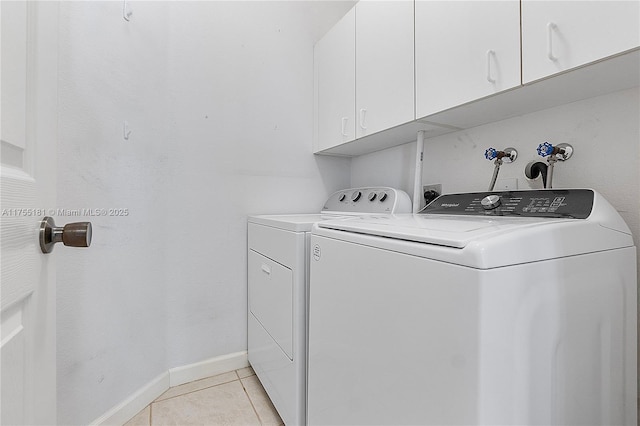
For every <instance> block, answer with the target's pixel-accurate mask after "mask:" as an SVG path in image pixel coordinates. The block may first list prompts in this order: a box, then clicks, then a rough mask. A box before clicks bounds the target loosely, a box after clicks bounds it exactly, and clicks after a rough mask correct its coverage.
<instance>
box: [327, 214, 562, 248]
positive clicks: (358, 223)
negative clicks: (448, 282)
mask: <svg viewBox="0 0 640 426" xmlns="http://www.w3.org/2000/svg"><path fill="white" fill-rule="evenodd" d="M570 220H571V219H541V218H504V217H503V218H499V219H489V218H487V219H485V218H481V217H479V218H473V217H460V216H444V215H438V216H435V215H394V216H369V217H359V218H354V219H351V220H348V221H325V222H321V223H319V224H318V227H319V228H327V229H335V230H339V231H346V232H354V233H358V234H367V235H377V236H381V237H388V238H394V239H397V240H405V241H415V242H418V243H426V244H436V245H439V246H446V247H454V248H463V247H465V246H467V244H469V243H470V242H471V241H476V240H479V239H485V238H488V237H491V236H492V235H498V234H504V233H507V232H510V231H513V230H515V229H521V228H523V227H533V226H537V225H541V224H549V223H557V222H566V221H570Z"/></svg>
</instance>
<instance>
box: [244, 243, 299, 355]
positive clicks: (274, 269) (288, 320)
mask: <svg viewBox="0 0 640 426" xmlns="http://www.w3.org/2000/svg"><path fill="white" fill-rule="evenodd" d="M248 263H249V271H248V278H249V310H250V311H251V313H252V314H253V315H254V316H255V317H256V319H257V320H258V321H260V323H261V324H262V326H263V327H264V329H265V330H266V331H267V332H268V333H269V335H271V337H272V338H273V340H274V341H275V342H276V343H277V344H278V346H280V348H281V349H282V350H283V352H285V353H286V354H287V356H288V357H289V359H291V360H293V273H292V272H291V269H289V268H286V267H284V266H282V265H281V264H279V263H277V262H274V261H273V260H271V259H269V258H267V257H265V256H263V255H261V254H259V253H257V252H255V251H253V250H249V262H248Z"/></svg>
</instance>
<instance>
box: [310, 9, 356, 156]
mask: <svg viewBox="0 0 640 426" xmlns="http://www.w3.org/2000/svg"><path fill="white" fill-rule="evenodd" d="M355 48H356V42H355V9H351V10H350V11H349V12H348V13H347V14H346V15H345V16H344V17H343V18H342V19H341V20H340V21H339V22H338V23H337V24H336V25H335V26H334V27H333V28H332V29H331V30H330V31H329V32H328V33H327V34H326V35H325V36H324V37H323V38H322V39H321V40H320V41H318V43H316V46H315V49H314V62H315V78H316V120H317V122H316V143H315V149H314V151H315V152H317V151H322V150H325V149H328V148H331V147H334V146H336V145H340V144H342V143H345V142H349V141H352V140H354V139H355V125H356V122H355V116H354V113H355V74H356V73H355Z"/></svg>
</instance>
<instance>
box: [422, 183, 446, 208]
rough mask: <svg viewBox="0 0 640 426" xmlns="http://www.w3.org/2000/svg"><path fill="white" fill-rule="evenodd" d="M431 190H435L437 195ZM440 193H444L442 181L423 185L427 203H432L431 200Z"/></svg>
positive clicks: (423, 193) (423, 194)
mask: <svg viewBox="0 0 640 426" xmlns="http://www.w3.org/2000/svg"><path fill="white" fill-rule="evenodd" d="M431 191H435V192H436V193H437V195H435V194H433V193H432V192H431ZM434 195H435V196H434ZM438 195H442V184H441V183H434V184H431V185H422V196H423V197H424V199H425V201H426V202H427V203H430V202H431V201H433V200H434V199H435V198H436V197H437V196H438Z"/></svg>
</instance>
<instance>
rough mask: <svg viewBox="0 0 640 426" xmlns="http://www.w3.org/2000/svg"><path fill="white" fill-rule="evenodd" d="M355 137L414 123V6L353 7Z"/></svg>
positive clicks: (364, 0)
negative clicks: (354, 27)
mask: <svg viewBox="0 0 640 426" xmlns="http://www.w3.org/2000/svg"><path fill="white" fill-rule="evenodd" d="M355 10H356V120H357V126H356V137H358V138H360V137H363V136H366V135H370V134H373V133H376V132H379V131H381V130H385V129H389V128H391V127H394V126H397V125H400V124H403V123H407V122H409V121H412V120H414V119H415V111H414V52H413V49H414V43H413V40H414V20H413V1H406V0H394V1H388V0H387V1H376V0H361V1H360V2H358V3H357V4H356V7H355Z"/></svg>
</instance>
